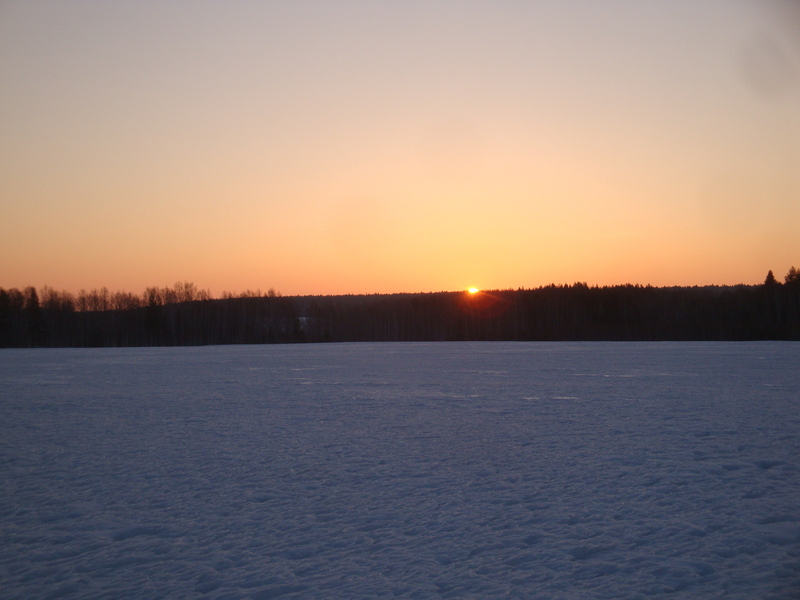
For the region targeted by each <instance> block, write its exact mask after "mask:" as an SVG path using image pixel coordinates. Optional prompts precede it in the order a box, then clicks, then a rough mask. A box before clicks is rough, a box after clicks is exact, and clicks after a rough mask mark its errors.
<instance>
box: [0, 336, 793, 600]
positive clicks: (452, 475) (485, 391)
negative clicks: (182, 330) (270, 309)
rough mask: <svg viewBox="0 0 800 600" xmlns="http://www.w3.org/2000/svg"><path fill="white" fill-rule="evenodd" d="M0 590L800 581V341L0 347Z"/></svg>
mask: <svg viewBox="0 0 800 600" xmlns="http://www.w3.org/2000/svg"><path fill="white" fill-rule="evenodd" d="M0 409H1V410H2V412H1V413H0V417H2V419H1V420H0V536H2V537H1V539H0V542H1V543H0V590H1V591H0V596H2V597H3V598H25V599H28V598H109V599H110V598H146V599H151V598H201V597H208V598H253V599H267V598H392V597H402V598H481V599H484V598H525V599H537V598H653V597H662V596H664V597H670V598H704V599H705V598H718V597H724V598H743V599H745V598H746V599H748V600H752V599H756V598H759V599H763V598H797V597H798V595H800V478H799V477H798V458H799V457H800V344H796V343H772V342H770V343H654V344H649V343H648V344H635V343H509V344H506V343H433V344H417V343H406V344H330V345H295V346H233V347H231V346H228V347H221V346H220V347H205V348H155V349H132V348H127V349H92V350H77V349H50V350H44V349H43V350H3V351H0Z"/></svg>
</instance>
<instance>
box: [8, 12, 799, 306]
mask: <svg viewBox="0 0 800 600" xmlns="http://www.w3.org/2000/svg"><path fill="white" fill-rule="evenodd" d="M798 165H800V3H794V2H790V1H787V2H777V1H775V2H770V1H769V0H758V1H755V0H752V1H744V0H718V1H704V0H663V1H657V0H652V1H648V2H642V1H641V0H627V1H625V0H596V1H591V2H590V1H588V0H583V1H577V0H560V1H552V2H548V1H544V0H539V1H537V0H529V1H510V0H507V1H503V0H496V1H491V2H490V1H488V0H487V1H485V2H471V1H464V0H460V1H456V0H452V1H441V0H430V1H422V0H408V1H402V2H397V1H392V2H387V1H380V0H372V1H342V2H335V1H328V2H326V1H322V0H316V1H306V0H298V1H293V2H277V1H276V2H244V1H240V0H231V1H226V2H221V1H219V2H209V1H203V0H198V1H191V2H189V1H185V2H184V1H173V0H158V1H155V0H142V1H136V2H133V1H131V2H105V1H99V0H96V1H87V0H76V1H71V2H62V1H58V2H48V1H39V0H26V1H21V0H20V1H2V0H0V287H5V288H10V287H23V286H26V285H34V286H37V287H40V286H42V285H45V284H46V285H49V286H51V287H54V288H56V289H65V290H69V291H72V292H78V291H79V290H80V289H82V288H85V289H87V290H88V289H91V288H95V287H101V286H106V287H108V288H109V289H112V290H128V291H133V292H141V291H142V290H143V289H144V288H145V287H147V286H153V285H157V286H164V285H171V284H173V283H174V282H176V281H184V280H186V281H192V282H194V283H195V284H196V285H198V286H199V287H201V288H203V289H209V290H210V291H211V292H212V293H213V294H214V295H219V294H220V293H221V292H222V291H225V290H228V291H239V290H244V289H248V288H249V289H256V288H260V289H262V290H265V289H267V288H270V287H272V288H275V289H276V290H278V291H280V292H282V293H283V294H285V295H289V294H290V295H295V294H342V293H392V292H420V291H422V292H427V291H440V290H460V289H466V288H468V287H472V286H474V287H478V288H481V289H490V288H491V289H498V288H518V287H525V288H530V287H537V286H540V285H547V284H549V283H572V282H575V281H584V282H587V283H589V284H590V285H614V284H624V283H641V284H652V285H658V286H664V285H706V284H720V285H723V284H737V283H749V284H755V283H760V282H762V281H763V280H764V277H765V276H766V273H767V271H768V270H770V269H771V270H773V271H774V272H775V275H776V276H777V277H778V279H779V280H781V279H782V277H783V275H784V274H785V273H786V271H788V269H789V267H790V266H792V265H795V266H800V235H799V234H798V225H797V224H798V223H800V166H798Z"/></svg>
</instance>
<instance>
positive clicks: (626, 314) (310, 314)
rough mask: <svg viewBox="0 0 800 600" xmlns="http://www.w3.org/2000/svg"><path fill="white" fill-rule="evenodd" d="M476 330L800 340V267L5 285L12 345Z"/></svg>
mask: <svg viewBox="0 0 800 600" xmlns="http://www.w3.org/2000/svg"><path fill="white" fill-rule="evenodd" d="M465 340H509V341H511V340H518V341H523V340H529V341H535V340H542V341H556V340H620V341H621V340H800V269H796V268H794V267H792V268H791V269H790V270H789V273H787V275H786V277H785V278H784V283H780V282H778V281H777V280H776V278H775V277H774V276H773V274H772V271H770V272H769V273H768V275H767V278H766V279H765V281H764V283H763V284H762V285H736V286H703V287H661V288H658V287H652V286H649V285H648V286H641V285H618V286H609V287H589V286H588V285H586V284H585V283H575V284H573V285H548V286H545V287H540V288H536V289H517V290H494V291H481V292H478V293H476V294H470V293H468V292H437V293H418V294H375V295H345V296H281V295H280V294H279V293H276V292H275V291H274V290H269V291H268V292H267V293H263V294H262V293H261V292H260V291H255V292H252V291H249V290H248V291H247V292H245V293H243V294H229V293H226V294H223V297H222V298H218V299H214V298H212V296H211V294H210V293H209V292H207V291H204V290H199V289H198V288H197V287H196V286H195V285H194V284H192V283H178V284H176V285H175V286H174V287H173V288H169V287H166V288H147V289H146V290H145V292H144V293H143V294H142V295H141V296H137V295H135V294H130V293H127V292H115V293H111V292H109V291H108V290H107V289H106V288H102V289H100V290H92V291H91V292H88V293H87V292H85V291H81V293H80V294H78V295H77V296H74V295H72V294H70V293H69V292H58V291H56V290H54V289H52V288H49V287H44V288H42V289H41V290H37V289H36V288H34V287H27V288H25V289H24V290H18V289H16V288H14V289H8V290H5V289H2V288H0V347H6V348H8V347H91V346H184V345H205V344H276V343H299V342H366V341H370V342H375V341H465Z"/></svg>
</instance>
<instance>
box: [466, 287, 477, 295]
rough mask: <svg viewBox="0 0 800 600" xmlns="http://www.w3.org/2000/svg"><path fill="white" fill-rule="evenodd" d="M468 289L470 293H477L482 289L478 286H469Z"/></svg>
mask: <svg viewBox="0 0 800 600" xmlns="http://www.w3.org/2000/svg"><path fill="white" fill-rule="evenodd" d="M467 291H468V292H469V293H470V294H477V293H478V292H480V290H479V289H478V288H469V289H468V290H467Z"/></svg>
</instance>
